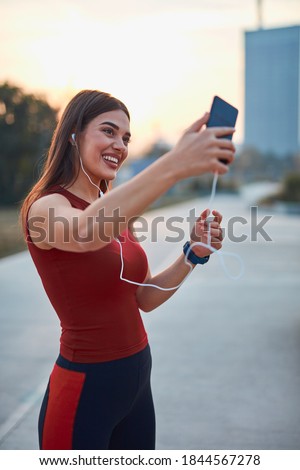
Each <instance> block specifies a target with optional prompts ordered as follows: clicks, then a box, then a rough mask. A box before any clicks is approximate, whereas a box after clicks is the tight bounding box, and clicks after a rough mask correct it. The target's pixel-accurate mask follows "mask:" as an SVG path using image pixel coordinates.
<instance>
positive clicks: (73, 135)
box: [71, 134, 76, 145]
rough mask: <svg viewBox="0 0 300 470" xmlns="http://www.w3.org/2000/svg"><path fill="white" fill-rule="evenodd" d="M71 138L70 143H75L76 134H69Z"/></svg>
mask: <svg viewBox="0 0 300 470" xmlns="http://www.w3.org/2000/svg"><path fill="white" fill-rule="evenodd" d="M71 139H72V142H71V144H72V145H76V134H71Z"/></svg>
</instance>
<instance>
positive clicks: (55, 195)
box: [29, 191, 71, 215]
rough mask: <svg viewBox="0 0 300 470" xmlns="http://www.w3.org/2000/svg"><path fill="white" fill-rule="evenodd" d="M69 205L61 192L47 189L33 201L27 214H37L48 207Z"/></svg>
mask: <svg viewBox="0 0 300 470" xmlns="http://www.w3.org/2000/svg"><path fill="white" fill-rule="evenodd" d="M62 205H63V206H65V207H70V206H71V203H70V201H69V200H68V199H67V198H66V197H65V196H64V195H63V194H61V193H59V192H54V191H47V192H45V193H44V194H41V196H40V197H39V198H38V199H36V201H34V202H33V203H32V205H31V207H30V210H29V214H30V215H37V214H40V213H41V212H44V211H45V210H48V209H49V208H55V207H58V206H62Z"/></svg>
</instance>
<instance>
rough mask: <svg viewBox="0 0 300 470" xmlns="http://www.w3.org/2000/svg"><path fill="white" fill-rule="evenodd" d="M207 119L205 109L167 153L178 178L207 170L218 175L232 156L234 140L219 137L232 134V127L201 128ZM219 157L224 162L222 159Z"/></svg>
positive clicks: (230, 161) (222, 172)
mask: <svg viewBox="0 0 300 470" xmlns="http://www.w3.org/2000/svg"><path fill="white" fill-rule="evenodd" d="M208 119H209V113H205V114H204V115H203V116H202V117H201V118H200V119H198V121H196V122H194V123H193V124H192V125H191V126H190V127H189V128H188V129H187V130H186V132H185V133H184V134H183V136H182V137H181V139H180V140H179V141H178V143H177V144H176V145H175V147H174V148H173V149H172V150H171V151H170V152H169V153H168V158H170V163H171V164H174V166H173V168H174V171H175V173H176V175H177V177H178V179H179V180H180V179H184V178H188V177H190V176H197V175H201V174H203V173H207V172H212V173H215V172H217V173H219V174H221V175H222V174H224V173H227V171H228V164H229V163H232V161H233V159H234V154H235V146H234V144H233V143H232V141H231V140H229V139H225V138H222V137H223V136H226V135H228V134H233V133H234V131H235V129H234V128H232V127H209V128H205V129H203V126H204V125H205V124H206V123H207V121H208ZM221 159H222V160H225V161H226V162H227V164H224V163H222V162H221V161H220V160H221Z"/></svg>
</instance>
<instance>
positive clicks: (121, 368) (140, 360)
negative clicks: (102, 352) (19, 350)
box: [39, 346, 155, 450]
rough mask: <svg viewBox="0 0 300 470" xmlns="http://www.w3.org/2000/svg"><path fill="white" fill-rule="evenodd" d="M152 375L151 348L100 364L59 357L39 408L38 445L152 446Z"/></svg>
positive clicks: (110, 447) (153, 443) (153, 434)
mask: <svg viewBox="0 0 300 470" xmlns="http://www.w3.org/2000/svg"><path fill="white" fill-rule="evenodd" d="M150 373H151V353H150V348H149V346H147V347H146V348H145V349H144V350H143V351H141V352H139V353H137V354H134V355H133V356H129V357H126V358H124V359H118V360H115V361H109V362H101V363H88V364H83V363H76V362H71V361H68V360H67V359H65V358H63V357H62V356H59V357H58V359H57V361H56V364H55V366H54V369H53V371H52V374H51V376H50V380H49V384H48V387H47V390H46V394H45V397H44V400H43V403H42V407H41V411H40V417H39V441H40V448H41V449H49V450H50V449H52V450H56V449H63V450H67V449H86V450H92V449H118V450H123V449H129V450H138V449H140V450H148V449H154V448H155V414H154V406H153V400H152V393H151V386H150Z"/></svg>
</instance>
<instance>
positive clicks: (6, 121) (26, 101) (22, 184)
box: [0, 82, 57, 206]
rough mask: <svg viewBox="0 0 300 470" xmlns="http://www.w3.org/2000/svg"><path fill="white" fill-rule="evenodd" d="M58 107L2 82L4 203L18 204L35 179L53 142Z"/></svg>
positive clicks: (1, 189) (0, 121)
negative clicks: (36, 172)
mask: <svg viewBox="0 0 300 470" xmlns="http://www.w3.org/2000/svg"><path fill="white" fill-rule="evenodd" d="M56 116H57V110H55V109H53V108H52V107H51V106H50V105H49V104H48V103H47V102H46V101H45V100H44V99H41V98H38V97H36V96H34V95H31V94H25V93H24V92H23V90H22V89H21V88H18V87H16V86H13V85H11V84H10V83H8V82H5V83H3V84H1V85H0V142H1V146H0V194H1V205H6V206H7V205H11V204H15V203H19V202H20V201H21V200H22V199H23V198H24V196H25V195H26V193H27V191H28V190H29V188H30V187H31V185H32V184H33V182H34V176H35V175H34V173H35V171H34V170H35V169H36V167H37V163H39V162H41V158H42V156H43V154H44V153H45V152H46V150H47V148H48V147H49V145H50V140H51V135H52V133H53V130H54V127H55V125H56Z"/></svg>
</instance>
